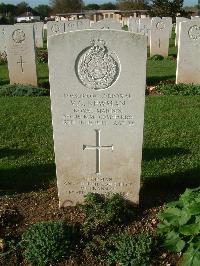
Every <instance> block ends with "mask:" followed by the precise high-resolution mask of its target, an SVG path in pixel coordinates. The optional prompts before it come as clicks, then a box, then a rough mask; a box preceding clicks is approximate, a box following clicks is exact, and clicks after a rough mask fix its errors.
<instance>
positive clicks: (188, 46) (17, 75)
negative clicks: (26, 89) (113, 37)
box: [5, 18, 200, 85]
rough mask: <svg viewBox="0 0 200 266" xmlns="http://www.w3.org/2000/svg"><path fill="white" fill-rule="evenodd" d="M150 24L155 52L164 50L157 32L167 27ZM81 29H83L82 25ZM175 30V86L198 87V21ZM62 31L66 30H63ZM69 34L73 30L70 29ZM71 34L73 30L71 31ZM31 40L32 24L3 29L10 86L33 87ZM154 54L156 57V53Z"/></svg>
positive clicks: (161, 22) (34, 57) (181, 25)
mask: <svg viewBox="0 0 200 266" xmlns="http://www.w3.org/2000/svg"><path fill="white" fill-rule="evenodd" d="M165 21H166V19H165ZM74 23H76V22H74ZM98 23H100V24H101V26H100V29H102V28H106V29H107V28H108V24H107V26H106V25H104V27H102V23H104V24H105V22H104V21H102V22H98ZM107 23H108V22H107ZM152 23H153V24H155V25H157V28H158V27H159V30H157V34H158V35H156V33H154V42H155V43H158V45H157V46H158V48H159V49H160V47H161V43H163V44H162V47H163V46H164V45H166V46H168V44H166V43H167V42H166V43H165V42H164V39H163V41H162V40H161V38H160V36H161V35H160V32H162V31H165V29H166V28H169V27H166V26H164V25H163V23H164V21H163V19H160V18H153V19H152ZM158 23H159V26H158ZM58 25H61V24H60V22H58V23H55V22H51V23H50V22H49V24H48V27H50V28H51V29H52V27H54V29H55V26H58ZM62 25H63V23H62ZM81 27H82V28H83V27H84V26H83V24H82V26H81ZM71 28H72V27H71ZM110 28H114V26H113V25H110ZM179 28H180V29H179V42H178V45H179V51H178V60H177V83H200V77H199V76H200V75H199V71H200V64H199V60H198V58H199V53H200V50H199V47H200V21H196V20H191V21H186V22H181V24H180V27H179ZM64 29H65V30H66V26H65V27H64ZM71 31H73V30H72V29H71ZM74 31H76V30H75V29H74ZM58 33H61V32H58V31H57V32H54V35H55V34H56V35H57V34H58ZM48 35H49V36H50V34H49V33H48ZM52 35H53V34H52ZM57 36H58V35H57ZM156 36H157V38H156ZM158 36H159V37H158ZM163 36H164V35H163ZM35 37H36V34H35V26H34V24H17V25H14V26H9V27H6V28H5V46H6V52H7V59H8V69H9V76H10V82H11V84H15V83H20V84H31V85H37V72H36V56H35V44H36V42H35ZM165 37H166V39H169V31H165ZM159 46H160V47H159ZM58 53H62V50H61V49H60V47H58ZM155 54H160V53H159V50H158V51H156V52H155Z"/></svg>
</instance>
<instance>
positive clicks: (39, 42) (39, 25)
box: [34, 22, 44, 48]
mask: <svg viewBox="0 0 200 266" xmlns="http://www.w3.org/2000/svg"><path fill="white" fill-rule="evenodd" d="M43 29H44V23H43V22H35V23H34V32H35V46H36V47H37V48H43V37H44V30H43Z"/></svg>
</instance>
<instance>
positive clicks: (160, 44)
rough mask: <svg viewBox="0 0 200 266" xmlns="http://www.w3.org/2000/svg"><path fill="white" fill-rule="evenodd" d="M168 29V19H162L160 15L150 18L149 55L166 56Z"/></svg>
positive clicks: (169, 24)
mask: <svg viewBox="0 0 200 266" xmlns="http://www.w3.org/2000/svg"><path fill="white" fill-rule="evenodd" d="M170 31H171V23H170V20H168V19H166V18H163V19H162V18H160V17H154V18H152V20H151V32H150V56H153V55H162V56H164V57H167V56H168V50H169V35H170Z"/></svg>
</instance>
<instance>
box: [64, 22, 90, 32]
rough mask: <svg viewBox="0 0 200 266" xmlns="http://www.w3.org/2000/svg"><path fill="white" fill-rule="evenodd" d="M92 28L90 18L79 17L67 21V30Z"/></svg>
mask: <svg viewBox="0 0 200 266" xmlns="http://www.w3.org/2000/svg"><path fill="white" fill-rule="evenodd" d="M89 28H90V20H89V19H77V20H70V21H66V22H65V32H68V31H75V30H84V29H89Z"/></svg>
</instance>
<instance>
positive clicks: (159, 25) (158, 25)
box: [156, 21, 166, 30]
mask: <svg viewBox="0 0 200 266" xmlns="http://www.w3.org/2000/svg"><path fill="white" fill-rule="evenodd" d="M165 27H166V25H165V23H164V22H163V21H161V22H158V23H157V24H156V28H157V29H158V30H164V29H165Z"/></svg>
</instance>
